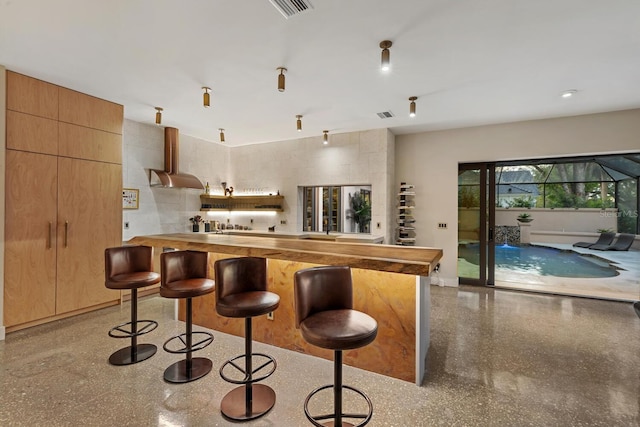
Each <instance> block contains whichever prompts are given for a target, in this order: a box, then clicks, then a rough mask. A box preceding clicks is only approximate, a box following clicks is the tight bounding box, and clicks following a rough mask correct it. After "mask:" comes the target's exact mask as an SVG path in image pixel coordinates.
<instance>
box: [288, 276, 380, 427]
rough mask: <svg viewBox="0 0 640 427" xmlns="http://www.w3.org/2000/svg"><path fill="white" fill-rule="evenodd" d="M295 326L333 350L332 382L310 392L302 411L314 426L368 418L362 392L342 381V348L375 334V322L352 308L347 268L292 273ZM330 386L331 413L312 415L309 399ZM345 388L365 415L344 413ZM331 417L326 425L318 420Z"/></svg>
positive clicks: (360, 344) (359, 344)
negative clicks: (358, 401)
mask: <svg viewBox="0 0 640 427" xmlns="http://www.w3.org/2000/svg"><path fill="white" fill-rule="evenodd" d="M294 300H295V301H294V302H295V311H296V327H297V328H299V329H300V333H301V334H302V337H303V338H304V339H305V341H307V342H308V343H309V344H312V345H315V346H318V347H321V348H326V349H330V350H333V351H334V364H333V376H334V383H333V384H330V385H325V386H322V387H319V388H317V389H315V390H314V391H312V392H311V393H310V394H309V395H308V396H307V398H306V399H305V401H304V413H305V415H306V416H307V419H308V420H309V421H311V423H312V424H313V425H314V426H319V427H322V426H354V424H350V423H348V422H345V421H343V419H345V418H355V419H362V422H360V424H357V425H356V426H357V427H359V426H364V425H366V424H367V423H369V421H370V420H371V416H372V415H373V404H372V403H371V399H369V397H368V396H367V395H366V394H364V393H363V392H362V391H360V390H358V389H356V388H354V387H351V386H348V385H343V384H342V351H343V350H352V349H355V348H360V347H364V346H365V345H367V344H370V343H371V342H373V340H374V339H375V338H376V335H377V334H378V324H377V323H376V321H375V320H374V319H373V318H372V317H370V316H369V315H367V314H365V313H362V312H360V311H357V310H353V284H352V282H351V269H350V268H349V267H342V266H338V267H334V266H327V267H314V268H308V269H305V270H300V271H297V272H296V273H295V274H294ZM331 387H333V404H334V408H333V413H332V414H325V415H315V416H314V415H311V413H310V412H309V401H310V400H311V398H312V397H313V396H315V395H316V394H317V393H319V392H320V391H322V390H325V389H328V388H331ZM343 389H348V390H351V391H353V392H355V393H356V394H358V395H360V396H361V397H362V398H364V400H365V401H366V402H367V405H368V406H369V410H368V412H367V413H366V414H350V413H344V412H343V409H342V391H343ZM329 419H331V420H333V421H329V422H327V423H325V424H320V423H319V421H323V420H329Z"/></svg>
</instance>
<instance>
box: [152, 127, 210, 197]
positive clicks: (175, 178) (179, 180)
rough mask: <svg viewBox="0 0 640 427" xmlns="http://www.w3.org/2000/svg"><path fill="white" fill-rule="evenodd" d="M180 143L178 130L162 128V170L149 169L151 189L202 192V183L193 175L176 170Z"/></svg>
mask: <svg viewBox="0 0 640 427" xmlns="http://www.w3.org/2000/svg"><path fill="white" fill-rule="evenodd" d="M179 153H180V141H179V140H178V129H176V128H171V127H166V128H164V170H158V169H151V172H150V175H151V176H150V179H149V184H150V185H151V186H152V187H170V188H196V189H198V190H204V186H203V185H202V182H200V180H199V179H198V178H196V177H195V176H193V175H189V174H188V173H180V170H179V168H178V163H179V159H180V156H179Z"/></svg>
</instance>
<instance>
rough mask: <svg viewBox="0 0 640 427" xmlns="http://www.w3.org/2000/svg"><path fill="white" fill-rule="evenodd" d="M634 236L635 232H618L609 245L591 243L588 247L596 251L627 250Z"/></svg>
mask: <svg viewBox="0 0 640 427" xmlns="http://www.w3.org/2000/svg"><path fill="white" fill-rule="evenodd" d="M635 238H636V235H635V234H626V233H620V235H619V236H618V238H617V239H616V241H615V243H613V244H611V245H591V246H589V249H596V250H598V251H628V250H629V248H630V247H631V245H633V241H634V240H635Z"/></svg>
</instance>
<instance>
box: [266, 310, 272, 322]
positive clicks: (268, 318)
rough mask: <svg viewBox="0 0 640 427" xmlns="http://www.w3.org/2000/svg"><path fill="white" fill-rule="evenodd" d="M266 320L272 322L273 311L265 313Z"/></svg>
mask: <svg viewBox="0 0 640 427" xmlns="http://www.w3.org/2000/svg"><path fill="white" fill-rule="evenodd" d="M267 320H273V311H270V312H269V313H267Z"/></svg>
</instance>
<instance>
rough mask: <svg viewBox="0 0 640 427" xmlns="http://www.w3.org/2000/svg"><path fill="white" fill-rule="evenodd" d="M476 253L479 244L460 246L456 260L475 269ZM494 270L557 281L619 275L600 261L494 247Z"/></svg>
mask: <svg viewBox="0 0 640 427" xmlns="http://www.w3.org/2000/svg"><path fill="white" fill-rule="evenodd" d="M478 249H479V246H478V244H468V245H460V247H459V248H458V257H459V258H464V259H465V260H466V261H468V262H470V263H471V264H474V265H478V264H479V261H478V259H479V257H480V252H479V250H478ZM496 268H507V269H510V270H514V271H518V272H522V273H533V274H537V275H541V276H557V277H578V278H598V277H614V276H617V275H618V271H617V270H616V269H615V268H614V267H612V266H611V264H609V263H608V262H607V261H606V260H603V259H601V258H596V257H590V256H582V255H580V254H578V253H576V252H573V251H562V250H559V249H553V248H545V247H542V246H510V245H496Z"/></svg>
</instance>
